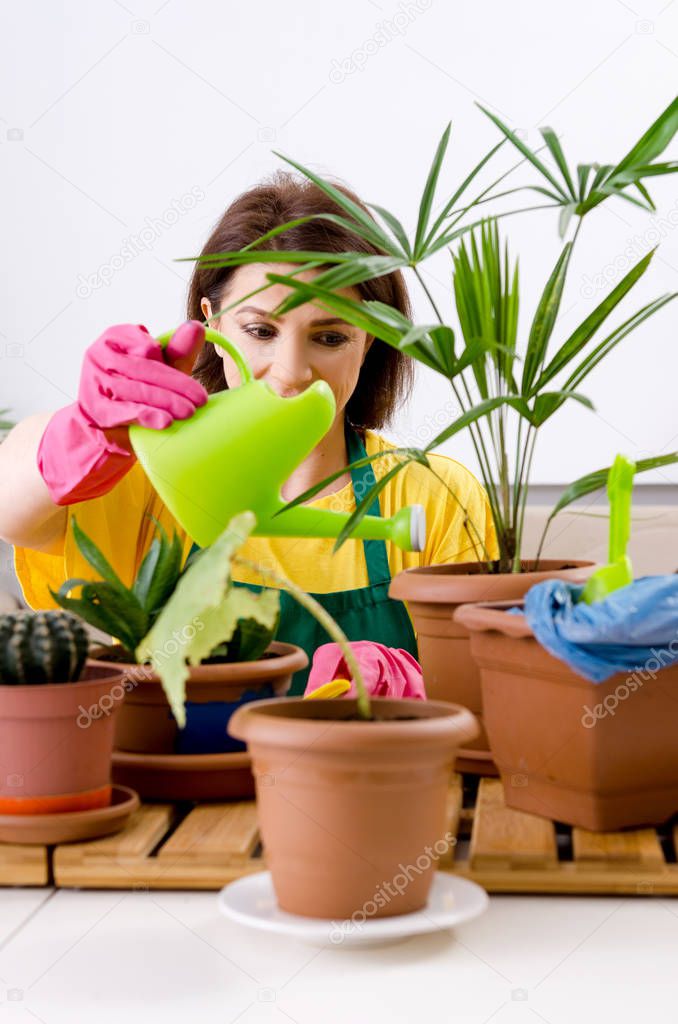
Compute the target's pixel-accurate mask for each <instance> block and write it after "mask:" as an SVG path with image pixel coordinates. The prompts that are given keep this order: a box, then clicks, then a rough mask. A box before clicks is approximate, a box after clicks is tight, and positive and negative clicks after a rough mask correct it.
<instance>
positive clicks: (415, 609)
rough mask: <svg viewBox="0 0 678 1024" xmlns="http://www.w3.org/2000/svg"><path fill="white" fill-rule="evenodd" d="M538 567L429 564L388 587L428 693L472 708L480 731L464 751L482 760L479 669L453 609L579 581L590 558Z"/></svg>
mask: <svg viewBox="0 0 678 1024" xmlns="http://www.w3.org/2000/svg"><path fill="white" fill-rule="evenodd" d="M539 567H540V568H539V571H538V572H534V562H523V572H514V573H497V574H494V573H488V572H487V569H486V566H485V564H484V563H482V562H459V563H457V564H454V565H431V566H425V567H423V568H420V569H407V570H405V572H401V573H398V575H397V576H395V577H394V579H393V582H392V583H391V586H390V588H389V597H394V598H397V599H398V600H400V601H405V602H406V604H407V607H408V610H409V612H410V614H411V616H412V619H413V621H414V628H415V630H416V633H417V646H418V649H419V661H420V663H421V666H422V670H423V673H424V683H425V686H426V695H427V697H428V698H429V699H430V700H444V701H452V702H453V703H456V704H461V705H463V707H466V708H469V710H470V711H472V712H473V714H474V715H475V716H476V717H477V719H478V721H479V723H480V731H479V733H478V736H477V737H476V739H475V740H474V741H473V742H472V743H471V744H469V747H468V748H467V749H468V751H469V752H474V751H477V752H478V753H479V754H480V753H484V756H485V757H487V758H489V756H490V754H489V750H488V747H489V743H488V739H487V733H486V731H485V726H484V716H483V706H482V698H481V693H480V673H479V671H478V668H477V667H476V664H475V662H474V660H473V658H472V656H471V647H470V643H469V635H468V630H467V629H466V627H465V626H464V625H463V623H461V622H458V621H455V618H454V613H455V611H456V609H457V608H459V607H460V605H464V604H471V603H475V602H476V601H505V600H508V601H519V600H520V599H521V598H522V597H524V596H525V594H526V593H527V591H528V590H529V589H530V587H532V586H534V584H535V583H540V582H541V581H542V580H546V579H563V580H570V581H571V582H572V583H583V582H584V580H585V579H587V578H588V576H589V575H590V573H591V570H592V568H593V562H577V561H568V562H565V561H549V560H546V559H542V560H541V561H540V562H539ZM467 749H464V750H463V751H462V756H463V755H464V754H466V753H467ZM464 767H470V765H469V766H466V765H465V766H464Z"/></svg>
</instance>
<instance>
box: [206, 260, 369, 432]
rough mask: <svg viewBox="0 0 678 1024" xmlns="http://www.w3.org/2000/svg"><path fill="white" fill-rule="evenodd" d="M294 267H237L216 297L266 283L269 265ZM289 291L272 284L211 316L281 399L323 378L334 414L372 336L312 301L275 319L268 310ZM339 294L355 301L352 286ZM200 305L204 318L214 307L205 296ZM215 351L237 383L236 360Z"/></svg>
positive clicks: (225, 301)
mask: <svg viewBox="0 0 678 1024" xmlns="http://www.w3.org/2000/svg"><path fill="white" fill-rule="evenodd" d="M294 269H295V267H294V266H293V265H291V264H279V263H278V264H260V263H253V264H249V265H247V266H243V267H238V268H237V270H236V271H235V273H234V274H233V276H232V277H231V279H230V280H229V283H228V286H227V288H226V290H225V293H224V294H223V295H222V297H221V307H224V306H228V305H230V304H231V303H232V302H233V301H234V300H235V299H236V298H237V297H238V296H239V295H249V293H250V292H253V291H254V290H255V289H256V288H260V287H261V286H262V285H265V284H266V283H267V282H266V274H267V273H268V272H270V271H271V270H274V271H275V272H276V273H278V274H289V273H291V272H292V271H293V270H294ZM317 273H318V271H312V270H311V271H305V272H303V273H302V274H299V275H298V277H299V279H300V280H302V281H310V280H312V279H313V278H314V277H315V276H316V275H317ZM289 294H290V290H289V288H286V287H285V286H284V285H279V284H276V285H272V286H271V287H269V288H267V289H266V290H265V291H262V292H259V293H258V294H257V295H253V296H252V297H251V298H245V299H243V300H242V302H241V303H238V304H237V305H236V306H235V307H234V308H233V309H231V310H229V311H228V313H225V314H224V315H223V316H222V317H220V319H219V321H215V322H214V326H215V327H216V329H217V330H218V331H220V332H221V333H222V334H225V335H226V337H227V338H229V339H230V340H231V341H234V342H235V343H236V345H237V346H238V347H239V348H240V349H241V350H242V351H243V353H244V355H245V358H246V359H247V362H248V363H249V365H250V366H251V367H252V372H253V373H254V376H255V378H257V380H263V381H266V382H267V383H268V384H270V385H271V387H272V388H273V390H274V391H276V392H277V394H279V395H281V396H282V397H283V398H293V397H294V396H295V395H298V394H301V392H302V391H305V390H306V388H307V387H308V386H309V385H310V384H312V383H313V381H316V380H324V381H327V383H328V384H329V386H330V387H331V388H332V391H333V392H334V398H335V400H336V404H337V412H336V416H337V417H339V416H340V415H341V414H342V413H343V410H344V408H345V406H346V403H347V402H348V400H349V398H350V397H351V395H352V394H353V391H354V389H355V386H356V384H357V382H358V376H359V374H360V367H361V366H362V364H363V361H364V359H365V356H366V355H367V352H368V350H369V347H370V345H371V344H372V338H368V335H367V334H366V333H365V331H361V330H359V329H358V328H357V327H352V326H351V325H350V324H347V323H346V322H345V321H344V320H341V319H340V318H339V317H336V316H334V315H333V314H332V313H329V312H328V311H327V310H324V309H320V308H318V307H317V306H314V305H312V304H311V303H307V304H306V305H304V306H298V307H297V308H296V309H293V310H292V311H291V312H290V313H287V314H286V315H285V316H283V317H282V318H280V319H278V318H274V317H273V316H272V315H271V313H272V311H273V310H274V309H275V308H276V306H278V305H279V304H280V303H281V302H282V301H283V299H285V298H287V296H288V295H289ZM339 294H340V295H344V296H345V297H346V298H349V299H355V300H360V294H359V293H358V292H357V290H356V289H354V288H343V289H341V290H340V292H339ZM201 305H202V310H203V313H204V315H205V317H209V316H211V315H212V313H214V312H216V310H213V309H211V307H210V303H209V300H208V299H203V300H202V303H201ZM218 351H219V354H220V355H221V357H222V359H223V363H224V374H225V377H226V383H227V384H228V386H229V387H237V386H238V384H240V374H239V373H238V370H237V368H236V366H235V363H234V362H233V360H232V359H231V357H230V356H229V355H228V354H227V353H226V352H224V350H223V349H221V348H218ZM342 418H343V417H342Z"/></svg>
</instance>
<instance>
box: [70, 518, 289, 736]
mask: <svg viewBox="0 0 678 1024" xmlns="http://www.w3.org/2000/svg"><path fill="white" fill-rule="evenodd" d="M156 527H157V531H156V536H155V537H154V539H153V541H152V544H151V547H150V549H149V551H148V553H147V554H146V556H145V558H144V560H143V562H142V563H141V566H140V567H139V571H138V573H137V575H136V578H135V580H134V582H133V583H132V586H131V587H127V586H125V585H124V584H123V582H122V581H121V580H120V578H119V577H118V575H117V574H116V573H115V571H114V569H113V568H112V566H111V565H110V564H109V562H108V561H107V560H106V558H105V557H104V556H103V555H102V553H101V551H100V550H99V549H98V548H97V547H96V545H95V544H94V543H93V542H92V541H91V540H90V539H89V537H87V535H86V534H85V533H84V532H83V531H82V530H81V528H80V527H79V526H78V523H77V520H76V519H75V517H74V518H73V521H72V528H73V533H74V537H75V540H76V543H77V545H78V547H79V549H80V551H81V553H82V555H83V556H84V558H85V559H86V560H87V561H88V563H89V564H90V565H91V566H92V568H93V569H94V570H96V572H97V573H98V575H99V577H100V579H98V580H82V579H69V580H66V581H65V582H64V583H63V584H62V586H61V587H60V588H59V590H58V592H54V591H50V592H51V593H52V597H53V598H54V600H55V601H56V602H57V604H59V605H60V606H61V607H62V608H66V609H68V610H70V611H73V612H76V613H77V614H78V615H79V616H80V617H81V618H82V619H84V620H85V621H86V622H88V623H89V624H90V625H91V626H94V627H95V628H96V629H98V630H101V631H103V632H104V633H107V634H108V635H110V636H111V637H113V638H115V639H116V640H117V641H118V642H117V643H115V644H111V645H104V646H99V647H97V648H95V649H94V650H93V651H92V653H93V655H94V657H93V658H92V664H93V665H99V666H102V667H106V666H111V665H115V666H116V669H117V670H118V671H119V672H122V673H124V686H125V690H126V697H125V702H124V705H123V707H122V708H121V710H120V713H119V715H118V723H117V728H116V737H115V744H116V750H118V751H127V752H134V753H140V754H171V753H175V752H178V753H190V754H193V753H203V754H209V753H216V752H235V751H242V750H243V749H244V746H243V744H241V743H238V742H236V741H234V740H232V739H230V738H229V737H228V736H227V734H226V722H227V720H228V717H229V715H230V713H231V711H232V710H233V708H234V707H235V706H236V705H237V704H238V703H240V702H241V701H243V700H254V699H264V698H267V697H272V696H274V695H279V694H284V693H286V692H287V689H288V688H289V686H290V683H291V679H292V675H293V674H294V672H296V671H297V670H298V669H300V668H304V667H305V666H306V664H307V662H308V659H307V657H306V654H305V653H304V651H302V650H301V648H298V647H295V646H294V645H292V644H282V643H277V642H275V641H274V640H273V636H274V634H275V630H276V628H277V623H278V617H279V600H278V594H277V592H276V591H271V590H269V591H264V592H262V594H261V595H257V594H254V593H252V592H251V591H249V590H246V589H245V588H242V589H237V590H236V589H235V588H233V591H232V595H231V604H230V607H231V609H232V611H233V614H234V615H235V620H234V622H233V629H232V630H231V632H227V631H224V633H223V635H222V636H221V637H218V636H217V637H215V638H214V639H213V641H210V643H209V644H208V645H207V647H204V648H203V650H202V654H201V658H200V661H199V662H196V663H194V664H193V665H192V666H191V669H190V672H189V675H188V680H187V698H188V706H189V720H190V721H189V724H190V728H189V729H188V730H187V732H186V733H184V734H182V733H180V732H179V731H178V730H177V725H176V721H175V719H174V717H173V716H172V715H171V713H170V710H169V707H168V704H167V700H166V697H165V694H164V692H163V688H162V686H161V681H160V677H159V675H158V673H157V670H156V668H155V665H157V664H159V663H162V662H163V661H165V660H166V661H168V662H171V661H172V659H173V658H176V657H177V656H178V657H181V654H182V652H185V651H187V650H188V649H189V641H190V639H191V637H192V636H193V635H194V634H195V632H196V630H197V629H202V628H203V626H202V623H201V622H198V623H192V622H190V621H186V622H181V623H180V624H179V626H178V628H177V630H176V632H175V634H174V635H173V636H169V637H167V638H166V639H165V640H164V642H163V646H161V647H160V648H157V649H156V648H154V647H153V646H151V647H148V649H147V650H146V651H145V654H144V656H143V657H142V658H139V657H138V652H139V648H140V646H141V645H142V642H143V640H144V638H145V637H150V638H151V640H150V641H149V642H150V643H151V644H152V638H153V636H154V633H153V627H154V625H155V623H156V622H157V620H158V618H159V616H160V615H161V614H162V612H163V609H164V608H165V607H166V605H167V602H168V601H169V599H170V597H171V595H172V594H173V593H174V591H175V590H176V588H177V586H178V585H179V584H180V582H181V581H182V579H184V577H185V574H186V572H187V570H188V568H189V566H190V565H191V564H192V563H193V562H194V561H196V560H197V559H198V558H199V557H200V556H201V555H202V554H204V552H199V553H196V554H195V555H194V556H193V558H192V559H187V560H186V562H185V563H184V564H183V565H182V547H181V542H180V540H179V537H178V535H177V534H176V533H175V534H174V536H173V537H172V539H171V540H170V539H169V538H168V536H167V534H166V532H165V530H164V529H163V528H162V526H161V524H160V523H156ZM76 589H79V590H80V595H79V596H78V597H71V596H69V595H70V593H71V592H72V591H73V590H76ZM226 641H228V643H226ZM145 662H150V664H146V663H145Z"/></svg>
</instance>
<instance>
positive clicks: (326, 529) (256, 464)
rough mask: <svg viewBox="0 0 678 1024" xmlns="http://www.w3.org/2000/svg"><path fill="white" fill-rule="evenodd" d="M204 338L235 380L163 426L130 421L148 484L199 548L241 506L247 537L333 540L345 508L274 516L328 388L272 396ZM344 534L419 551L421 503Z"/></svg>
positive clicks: (330, 399) (327, 409) (320, 425)
mask: <svg viewBox="0 0 678 1024" xmlns="http://www.w3.org/2000/svg"><path fill="white" fill-rule="evenodd" d="M173 333H174V332H173V331H170V332H169V333H168V334H164V335H162V337H160V338H158V342H159V343H160V344H161V345H162V346H163V347H164V346H165V345H167V342H168V341H169V339H170V338H171V337H172V334H173ZM205 337H206V340H207V341H208V342H214V344H216V345H219V346H220V347H221V348H223V349H225V350H226V351H227V352H228V353H229V355H230V356H232V358H233V360H234V362H235V364H236V366H237V367H238V370H239V372H240V378H241V381H242V383H241V385H240V386H239V387H237V388H229V389H228V390H225V391H220V392H218V393H217V394H214V395H210V397H209V399H208V400H207V402H206V403H205V405H203V406H201V407H200V408H199V409H196V410H195V412H194V413H193V415H192V416H191V417H190V418H189V419H187V420H175V421H174V422H173V423H171V424H170V426H169V427H166V428H165V429H164V430H153V429H151V428H149V427H142V426H139V425H138V424H132V425H131V426H130V428H129V437H130V442H131V444H132V447H133V449H134V452H135V454H136V456H137V458H138V459H139V462H140V463H141V465H142V466H143V468H144V470H145V472H146V474H147V476H148V478H149V480H150V481H151V483H152V484H153V487H154V488H155V490H156V491H157V492H158V494H159V495H160V497H161V498H162V500H163V502H164V503H165V505H166V506H167V508H168V509H169V510H170V512H171V513H172V515H173V516H174V518H175V519H176V520H177V522H178V523H180V524H181V526H182V527H183V528H184V530H186V532H187V533H188V535H189V536H190V537H192V538H193V540H195V541H196V543H197V544H199V545H200V547H209V545H210V544H212V542H213V541H215V540H216V538H217V537H218V536H219V534H220V533H221V532H222V531H223V530H224V529H225V527H226V526H227V524H228V523H229V522H230V520H231V519H232V518H233V516H235V515H238V514H239V513H240V512H244V511H245V510H250V511H252V512H254V514H255V515H256V517H257V525H256V528H255V529H254V531H253V533H254V534H257V535H259V536H264V537H337V536H338V535H339V533H340V531H341V529H342V528H343V527H344V525H345V524H346V522H347V521H348V519H349V516H348V514H346V513H341V512H332V511H331V510H329V509H317V508H316V509H314V508H309V507H307V506H304V505H297V506H295V507H294V508H292V509H288V510H287V511H286V512H283V513H282V514H281V515H276V513H278V512H279V511H280V510H281V509H282V508H283V507H284V506H285V504H286V502H285V500H284V498H283V497H282V495H281V493H280V492H281V488H282V486H283V484H284V483H285V481H286V480H287V479H289V477H290V476H291V474H292V472H293V470H294V469H295V468H296V467H297V466H298V465H300V463H302V462H303V461H304V459H305V458H306V456H307V455H308V454H309V452H311V451H312V450H313V448H315V446H316V444H317V443H318V441H319V440H320V439H321V438H322V437H323V436H324V435H325V434H326V433H327V431H328V430H329V428H330V426H331V424H332V422H333V420H334V414H335V408H336V406H335V401H334V395H333V393H332V390H331V388H330V387H329V385H328V384H327V383H326V382H325V381H323V380H318V381H315V382H314V383H313V384H311V385H310V387H308V388H307V389H306V391H304V392H302V394H300V395H296V396H295V397H294V398H281V397H280V396H279V395H277V394H276V393H275V391H274V390H273V389H272V388H271V387H270V385H269V384H266V383H265V382H264V381H260V380H255V379H254V377H253V375H252V371H251V369H250V367H249V366H248V364H247V362H246V361H245V357H244V356H243V354H242V352H241V351H240V349H239V348H238V347H237V346H236V345H234V344H233V342H232V341H229V339H228V338H225V337H224V336H223V335H222V334H220V333H219V332H218V331H215V330H213V329H212V328H207V329H206V331H205ZM352 536H354V537H360V538H365V539H384V540H391V541H393V543H394V544H397V545H398V547H400V548H402V549H403V550H405V551H422V550H423V548H424V543H425V538H426V518H425V514H424V509H423V507H422V506H421V505H411V506H408V507H406V508H401V509H400V510H399V511H398V512H397V513H396V515H394V516H393V517H392V518H391V519H383V518H380V517H378V516H364V517H363V519H362V520H361V522H360V523H359V524H358V526H357V527H356V529H355V531H354V532H353V533H352Z"/></svg>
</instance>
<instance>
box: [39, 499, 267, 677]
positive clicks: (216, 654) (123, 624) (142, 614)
mask: <svg viewBox="0 0 678 1024" xmlns="http://www.w3.org/2000/svg"><path fill="white" fill-rule="evenodd" d="M155 525H156V535H155V536H154V538H153V541H152V542H151V546H150V548H149V550H148V552H147V554H146V556H145V557H144V560H143V562H142V563H141V566H140V567H139V572H138V573H137V576H136V579H135V580H134V583H133V584H132V586H131V587H126V586H125V585H124V584H123V582H122V581H121V580H120V578H119V576H118V575H117V573H116V572H115V570H114V569H113V567H112V566H111V565H110V563H109V562H108V560H107V559H106V558H105V556H104V555H103V554H102V552H101V551H100V549H99V548H98V547H97V546H96V544H94V542H93V541H92V540H91V539H90V538H89V537H88V536H87V534H86V533H85V532H84V531H83V530H82V529H81V528H80V527H79V526H78V523H77V519H76V518H75V517H73V525H72V528H73V535H74V537H75V541H76V544H77V545H78V548H79V550H80V552H81V554H82V555H83V557H84V558H85V559H86V561H87V562H88V563H89V564H90V565H91V566H92V568H93V569H95V570H96V571H97V572H98V573H99V575H100V577H101V579H100V580H95V581H90V580H83V579H76V578H73V579H69V580H66V582H65V583H63V584H62V585H61V587H60V588H59V590H58V592H56V593H55V592H54V591H52V590H50V593H51V594H52V597H53V598H54V600H55V601H56V602H57V604H59V605H60V606H61V607H62V608H65V609H68V610H70V611H73V612H75V613H77V614H78V615H79V616H80V617H81V618H82V619H84V620H85V622H88V623H89V624H90V626H94V627H95V628H97V629H100V630H102V631H103V632H104V633H108V634H110V636H112V637H114V638H115V639H116V640H119V641H120V643H121V644H122V645H123V648H124V651H125V652H127V654H128V655H129V658H130V659H132V660H133V659H134V652H135V650H136V649H137V647H138V646H139V645H140V644H141V642H142V640H143V638H144V637H145V636H146V635H147V634H148V633H149V631H150V630H151V629H152V628H153V626H154V624H155V622H156V620H157V618H158V616H159V615H160V613H161V612H162V610H163V608H164V607H165V605H166V603H167V601H168V600H169V598H170V597H171V595H172V594H173V593H174V590H175V589H176V586H177V584H178V583H179V580H180V579H181V578H182V576H183V575H184V574H185V573H186V572H187V570H188V569H189V567H190V566H191V565H192V564H193V562H194V561H196V560H197V558H198V557H199V556H200V555H201V554H203V552H198V553H195V554H194V555H193V556H192V557H191V558H188V559H186V562H185V564H184V565H183V566H182V544H181V541H180V539H179V536H178V535H177V533H176V531H175V532H174V534H173V536H172V539H171V540H170V539H169V538H168V536H167V533H166V531H165V529H164V527H163V526H162V524H161V523H159V522H158V521H157V520H155ZM77 588H80V597H77V598H76V597H69V594H70V593H71V591H72V590H75V589H77ZM244 611H246V609H245V608H243V612H244ZM277 626H278V617H277V616H275V617H274V618H273V619H270V620H269V617H266V618H265V620H264V621H262V620H261V619H260V618H259V617H257V616H253V617H252V618H250V617H248V616H247V615H245V614H244V613H243V615H242V616H241V617H239V618H238V620H237V622H236V628H235V630H234V632H233V634H232V635H230V636H229V638H228V639H229V643H228V645H226V644H223V643H222V644H220V645H218V646H215V648H214V650H210V651H208V652H207V655H209V660H211V661H220V662H233V661H256V660H257V659H258V658H260V657H261V656H262V654H263V653H264V651H265V650H266V648H267V647H268V646H269V644H270V643H271V640H272V639H273V637H274V636H275V632H276V629H277ZM222 639H223V638H222ZM207 655H206V656H205V657H206V658H207Z"/></svg>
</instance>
